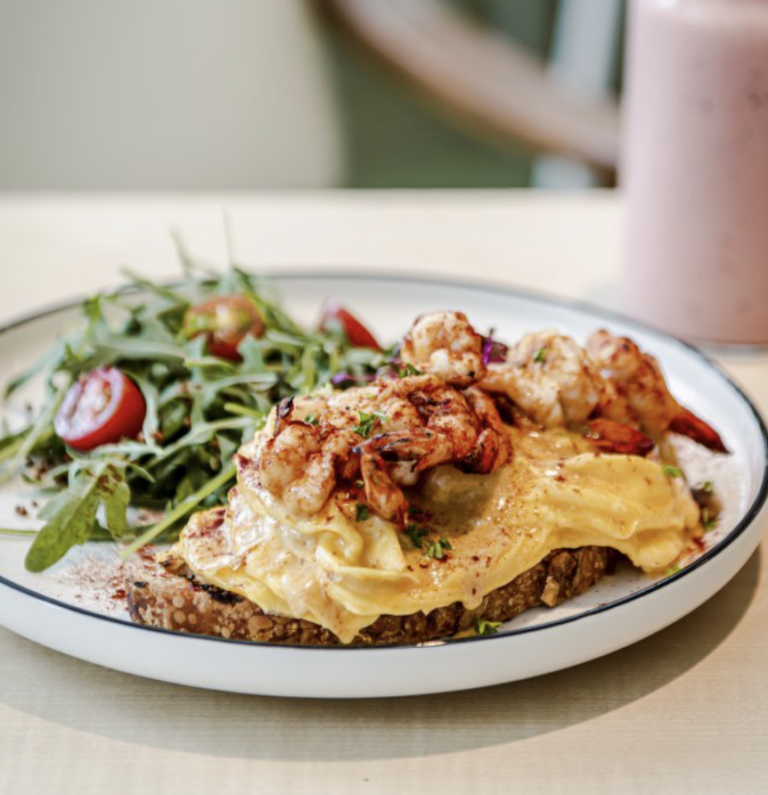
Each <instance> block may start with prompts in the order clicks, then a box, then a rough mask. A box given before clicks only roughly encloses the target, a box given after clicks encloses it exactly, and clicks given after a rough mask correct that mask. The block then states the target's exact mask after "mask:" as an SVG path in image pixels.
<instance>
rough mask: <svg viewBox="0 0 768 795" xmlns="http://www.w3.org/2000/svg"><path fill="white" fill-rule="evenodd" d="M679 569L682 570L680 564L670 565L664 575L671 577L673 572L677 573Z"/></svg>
mask: <svg viewBox="0 0 768 795" xmlns="http://www.w3.org/2000/svg"><path fill="white" fill-rule="evenodd" d="M678 571H680V567H679V566H670V567H669V568H668V569H667V570H666V571H665V572H664V576H665V577H671V576H672V575H673V574H677V572H678Z"/></svg>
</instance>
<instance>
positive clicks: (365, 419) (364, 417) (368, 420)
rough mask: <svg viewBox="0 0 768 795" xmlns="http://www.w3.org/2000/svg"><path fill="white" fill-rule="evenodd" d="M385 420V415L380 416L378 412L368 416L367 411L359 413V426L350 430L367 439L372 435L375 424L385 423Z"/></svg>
mask: <svg viewBox="0 0 768 795" xmlns="http://www.w3.org/2000/svg"><path fill="white" fill-rule="evenodd" d="M386 419H387V416H386V414H380V413H379V412H378V411H372V412H371V413H370V414H369V413H368V412H367V411H361V412H360V424H359V425H357V426H355V427H354V428H353V429H352V430H353V431H354V432H355V433H357V434H359V435H360V436H362V437H363V439H368V438H369V437H370V435H371V434H372V433H373V429H374V426H375V425H376V423H377V422H379V421H381V422H385V421H386Z"/></svg>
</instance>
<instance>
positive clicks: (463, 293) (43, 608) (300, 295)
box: [0, 273, 768, 698]
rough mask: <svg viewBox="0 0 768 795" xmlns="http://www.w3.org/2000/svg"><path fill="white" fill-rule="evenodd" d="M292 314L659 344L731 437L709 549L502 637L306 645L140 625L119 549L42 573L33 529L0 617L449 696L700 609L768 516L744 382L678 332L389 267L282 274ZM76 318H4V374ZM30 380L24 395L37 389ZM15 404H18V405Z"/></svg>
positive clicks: (213, 671) (203, 657) (181, 666)
mask: <svg viewBox="0 0 768 795" xmlns="http://www.w3.org/2000/svg"><path fill="white" fill-rule="evenodd" d="M274 283H275V286H276V287H277V289H278V291H279V293H280V294H281V296H282V298H283V300H284V304H285V306H286V308H287V309H288V311H289V312H290V313H291V314H292V316H293V317H295V318H296V319H298V320H300V321H301V320H302V319H305V321H306V323H307V324H308V325H309V324H311V323H312V322H313V321H314V319H315V318H316V317H317V316H318V312H319V308H320V305H321V304H322V302H323V301H324V299H326V298H331V297H333V298H336V299H338V300H339V301H341V302H342V303H343V304H345V305H347V306H349V307H350V308H352V309H353V311H354V312H355V313H356V314H358V315H359V316H360V317H363V318H365V321H366V323H367V324H369V326H370V327H371V328H372V329H373V330H374V331H375V332H376V333H377V334H378V336H379V337H380V338H381V339H384V340H390V339H391V340H394V339H396V338H398V337H399V336H401V335H402V334H403V332H404V331H405V330H406V329H407V328H408V326H409V325H410V323H411V321H412V319H413V318H414V317H415V316H416V315H418V314H421V313H423V312H425V311H429V310H434V309H445V308H452V309H460V310H462V311H463V312H465V313H466V314H467V315H468V316H469V318H470V320H471V321H473V323H474V324H475V326H476V327H477V328H478V329H479V330H480V331H486V330H487V329H489V328H494V329H496V337H497V338H498V339H502V340H515V339H517V338H519V337H520V336H521V335H522V334H524V333H526V332H529V331H532V330H536V329H542V328H550V327H554V328H557V329H559V330H561V331H562V332H564V333H567V334H570V335H572V336H574V337H575V338H576V339H577V340H581V341H583V340H584V339H585V338H586V337H587V335H588V334H589V333H590V332H592V331H594V330H595V329H596V328H607V329H609V330H610V331H612V332H614V333H617V334H622V335H627V336H630V337H632V338H633V339H635V340H636V341H637V342H638V343H639V344H640V345H641V346H642V347H643V348H645V349H647V350H649V351H651V352H653V353H654V355H656V356H657V357H658V358H659V360H660V361H661V364H662V366H663V368H664V371H665V373H666V375H667V380H668V382H669V384H670V387H671V389H672V392H673V393H674V394H675V396H676V397H677V398H678V400H679V401H680V402H681V403H683V404H684V405H688V406H690V407H692V408H694V409H695V411H696V413H697V414H698V415H699V416H701V417H702V418H703V419H705V420H707V421H708V422H709V423H710V424H711V425H713V426H714V427H715V428H717V430H718V431H719V432H720V434H721V436H722V437H723V439H724V441H725V443H726V445H727V447H728V448H729V450H730V455H728V456H709V457H708V456H699V457H697V458H695V459H694V460H693V462H692V463H691V466H692V467H694V468H695V467H697V466H698V467H700V468H701V469H700V471H694V472H687V473H686V474H687V475H688V476H689V477H690V479H691V480H692V481H695V480H700V479H707V480H712V481H714V483H715V485H716V488H717V491H718V494H719V495H720V497H721V498H722V500H723V502H724V511H723V514H722V516H721V519H720V521H719V524H718V526H717V527H716V528H715V529H714V530H712V531H711V532H710V533H707V535H706V541H707V543H706V546H705V548H704V549H703V550H701V551H699V552H697V553H696V554H695V555H693V556H692V557H690V558H688V559H686V560H684V561H683V564H682V565H681V567H680V569H679V571H677V570H676V571H675V572H673V573H669V574H668V575H667V576H662V577H658V578H651V577H649V576H648V575H645V574H642V573H639V572H636V571H634V570H632V569H630V568H629V567H626V568H621V569H620V570H619V571H618V572H617V573H616V574H614V575H611V576H609V577H607V578H605V579H604V580H602V581H601V582H600V583H599V584H598V585H597V586H595V587H593V588H592V589H590V590H589V591H588V592H587V593H586V594H583V595H582V596H579V597H577V598H575V599H572V600H570V601H568V602H565V603H564V604H562V605H559V606H558V607H556V608H552V609H550V608H545V607H542V608H536V609H533V610H529V611H527V612H526V613H524V614H523V615H521V616H519V617H518V618H516V619H514V620H513V621H510V622H507V623H506V624H504V625H503V626H502V627H501V628H500V630H499V632H498V633H496V634H493V635H489V636H483V637H471V638H456V639H445V640H440V641H433V642H429V643H424V644H418V645H410V646H394V647H380V648H362V647H333V648H314V647H312V648H310V647H300V646H275V645H270V644H260V643H246V642H241V641H233V640H225V639H222V638H208V637H201V636H195V635H190V634H183V633H178V632H169V631H165V630H160V629H154V628H150V627H146V626H141V625H137V624H133V623H131V621H130V619H129V616H128V612H127V609H126V605H125V600H124V590H123V578H124V572H123V569H122V566H123V564H122V563H121V561H120V559H119V555H118V550H117V549H116V548H114V547H111V546H109V545H105V544H97V545H93V544H88V545H85V546H83V547H81V548H78V549H77V550H75V551H73V552H71V553H70V554H69V555H68V556H67V557H66V558H65V559H64V560H63V561H61V562H60V563H58V564H57V565H56V566H54V567H53V568H51V569H49V570H48V571H46V572H45V573H43V574H31V573H29V572H27V571H26V570H25V568H24V557H25V554H26V551H27V548H28V546H29V543H30V542H29V540H28V539H19V538H10V537H2V538H0V625H2V626H4V627H6V628H8V629H10V630H11V631H13V632H16V633H18V634H20V635H23V636H24V637H26V638H29V639H30V640H33V641H36V642H37V643H40V644H42V645H44V646H48V647H50V648H52V649H56V650H57V651H60V652H63V653H65V654H69V655H71V656H73V657H78V658H80V659H82V660H86V661H88V662H91V663H95V664H97V665H103V666H106V667H109V668H113V669H116V670H119V671H124V672H126V673H129V674H135V675H139V676H145V677H150V678H153V679H159V680H164V681H167V682H174V683H177V684H183V685H189V686H193V687H202V688H211V689H216V690H225V691H232V692H239V693H254V694H261V695H275V696H294V697H316V698H362V697H385V696H404V695H417V694H426V693H438V692H446V691H451V690H461V689H467V688H475V687H483V686H486V685H493V684H498V683H501V682H509V681H513V680H517V679H524V678H527V677H531V676H537V675H540V674H544V673H548V672H550V671H555V670H559V669H562V668H567V667H569V666H572V665H577V664H579V663H582V662H585V661H587V660H591V659H594V658H596V657H599V656H601V655H604V654H608V653H610V652H612V651H615V650H617V649H620V648H622V647H624V646H627V645H629V644H631V643H635V642H637V641H639V640H641V639H642V638H644V637H647V636H648V635H650V634H652V633H654V632H657V631H659V630H661V629H663V628H664V627H666V626H668V625H669V624H671V623H673V622H674V621H677V620H678V619H680V618H681V617H682V616H684V615H686V614H687V613H689V612H690V611H692V610H694V609H695V608H696V607H698V606H699V605H701V604H703V603H704V602H705V601H706V600H707V599H708V598H709V597H710V596H712V595H713V594H714V593H715V592H716V591H718V590H719V589H720V588H722V587H723V586H724V585H725V584H726V583H727V582H728V581H729V580H730V579H731V578H732V577H733V576H734V574H736V572H737V571H738V570H739V569H740V568H741V567H742V566H743V565H744V563H745V562H746V561H747V559H748V558H749V556H750V555H751V554H752V552H753V551H754V549H755V548H756V546H757V544H758V543H759V541H760V539H761V537H762V534H763V531H764V529H765V526H766V523H767V522H768V508H766V496H767V495H768V475H767V472H768V468H767V462H768V435H767V434H766V428H765V425H764V423H763V421H762V419H761V418H760V416H759V414H758V412H757V411H756V409H755V407H754V406H753V405H752V403H751V402H750V401H749V399H748V398H747V397H746V396H745V395H744V394H743V393H742V392H741V390H740V389H739V388H738V387H737V386H736V385H735V384H734V383H733V382H732V381H731V380H730V379H729V378H728V377H727V376H726V375H725V374H724V373H723V372H722V371H721V370H719V369H718V368H717V367H716V366H715V365H714V364H712V363H711V362H710V361H708V360H707V359H706V358H704V357H703V356H702V355H701V354H700V353H698V352H697V351H695V350H694V349H692V348H690V347H688V346H687V345H685V344H684V343H681V342H679V341H677V340H675V339H672V338H670V337H667V336H665V335H663V334H660V333H658V332H655V331H651V330H649V329H647V328H645V327H643V326H640V325H638V324H636V323H634V322H631V321H629V320H626V319H623V318H620V317H617V316H614V315H611V314H609V313H606V312H603V311H601V310H598V309H594V308H591V307H585V306H582V305H578V304H572V303H567V302H563V301H559V300H553V299H550V298H546V297H542V296H538V295H531V294H526V293H520V292H516V291H514V290H509V289H506V288H502V287H487V286H473V285H471V284H466V283H450V282H436V281H430V280H422V279H404V278H401V277H387V276H350V275H337V274H332V273H329V274H324V275H317V274H313V275H303V274H293V275H290V276H286V275H281V276H279V277H276V278H275V279H274ZM78 320H79V302H73V303H72V304H69V305H66V306H62V307H58V308H55V309H51V310H47V311H44V312H41V313H39V314H37V315H34V316H31V317H29V318H27V319H25V320H22V321H19V322H16V323H14V324H12V325H10V326H6V327H5V328H3V329H0V372H1V373H3V374H4V376H5V378H6V379H7V380H10V379H11V378H12V377H13V376H14V375H15V374H17V373H19V372H21V371H22V370H24V369H25V368H26V367H27V366H28V365H29V364H30V363H31V362H32V361H34V360H35V359H36V358H37V357H38V356H39V355H41V354H42V353H43V352H44V351H45V350H46V349H47V348H48V347H49V346H50V344H51V341H52V340H53V339H54V338H55V337H56V336H57V334H59V333H60V332H61V331H62V329H64V328H66V327H71V326H73V325H75V324H76V323H77V322H78ZM36 388H38V387H36V385H35V384H34V383H31V384H30V385H29V386H28V387H27V392H26V393H24V394H22V395H20V396H19V400H20V401H23V402H27V401H33V402H34V399H35V389H36ZM5 411H6V412H13V411H14V407H13V406H10V407H6V408H5ZM31 499H32V498H31V495H30V494H29V492H28V491H27V487H26V486H25V485H24V484H23V483H22V482H21V481H15V482H13V483H10V484H7V485H5V486H4V487H3V488H2V489H0V526H2V527H8V526H20V525H22V524H24V522H27V523H28V524H29V526H30V527H34V526H35V524H34V520H33V519H32V518H25V517H23V516H21V515H20V514H23V513H24V512H25V511H27V512H29V511H28V507H27V506H30V505H31Z"/></svg>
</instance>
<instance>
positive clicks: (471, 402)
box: [243, 375, 511, 524]
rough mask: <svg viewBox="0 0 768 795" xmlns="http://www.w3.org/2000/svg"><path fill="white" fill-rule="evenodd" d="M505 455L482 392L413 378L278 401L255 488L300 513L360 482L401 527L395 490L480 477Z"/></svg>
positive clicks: (401, 500) (375, 505)
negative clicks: (454, 471)
mask: <svg viewBox="0 0 768 795" xmlns="http://www.w3.org/2000/svg"><path fill="white" fill-rule="evenodd" d="M310 408H311V409H312V411H311V412H310V411H309V409H310ZM510 455H511V446H510V443H509V438H508V436H507V434H506V432H505V431H504V428H503V425H502V422H501V418H500V417H499V415H498V411H497V410H496V406H495V405H494V403H493V401H492V400H491V399H490V398H489V397H488V396H487V395H485V394H484V393H482V392H480V391H479V390H467V391H466V392H461V391H459V390H457V389H454V388H453V387H451V386H448V385H447V384H446V383H445V382H443V381H442V380H441V379H440V378H437V377H436V376H433V375H419V376H407V377H405V378H400V379H394V380H391V381H378V382H374V383H373V384H371V385H370V386H366V387H356V388H352V389H348V390H346V391H344V392H339V393H335V394H328V395H316V396H312V397H309V398H297V399H296V400H295V401H294V400H293V399H286V400H284V401H283V402H282V403H281V404H280V405H279V406H278V407H277V408H276V410H275V414H274V422H273V430H272V435H271V436H270V438H269V439H267V441H266V442H265V443H264V444H263V445H262V447H261V448H260V453H259V456H258V464H257V466H258V473H259V481H260V484H261V485H262V486H263V487H264V488H265V489H267V491H269V492H270V493H272V494H274V495H275V496H276V497H278V498H279V499H281V500H282V501H283V502H284V503H285V505H286V507H288V508H289V509H290V510H292V511H295V512H296V513H297V514H299V515H302V516H306V515H312V514H315V513H318V512H319V511H320V510H322V508H323V506H324V505H325V503H326V501H327V500H328V498H329V497H330V495H331V494H332V492H333V490H334V488H335V487H336V485H337V484H338V483H340V482H351V481H353V480H355V479H358V478H359V479H361V480H362V482H363V488H364V491H365V495H366V499H367V501H368V503H369V505H370V507H371V509H372V510H373V511H374V512H375V513H377V514H378V515H379V516H382V517H383V518H386V519H393V520H395V521H396V522H398V523H400V524H402V523H403V519H404V516H405V510H406V508H407V501H406V498H405V496H404V495H403V492H402V488H403V487H406V486H413V485H415V484H416V483H417V482H418V478H419V475H420V474H421V473H422V472H424V471H425V470H427V469H431V468H433V467H436V466H439V465H441V464H455V465H456V466H457V467H459V468H460V469H462V470H464V471H466V472H472V473H488V472H491V471H492V470H493V469H495V468H496V467H498V466H501V465H502V464H503V463H504V462H505V461H507V460H508V458H509V457H510ZM246 465H247V462H244V463H243V466H246Z"/></svg>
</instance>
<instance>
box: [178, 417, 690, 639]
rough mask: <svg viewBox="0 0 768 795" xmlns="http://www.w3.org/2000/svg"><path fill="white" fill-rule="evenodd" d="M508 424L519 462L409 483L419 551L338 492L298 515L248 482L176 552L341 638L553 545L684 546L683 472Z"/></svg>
mask: <svg viewBox="0 0 768 795" xmlns="http://www.w3.org/2000/svg"><path fill="white" fill-rule="evenodd" d="M262 433H264V432H262ZM509 433H510V435H511V437H512V439H511V441H512V445H513V449H514V456H513V459H512V461H511V462H510V463H509V464H507V465H505V466H503V467H501V468H500V469H498V470H497V471H496V472H494V473H493V474H491V475H467V474H463V473H461V472H459V471H458V470H457V469H455V468H453V467H450V466H443V467H438V468H437V469H434V470H432V471H430V472H429V473H428V474H427V475H426V476H425V477H424V478H423V480H422V482H421V483H420V484H419V486H418V488H417V489H414V490H412V491H410V492H408V494H407V496H408V499H409V501H410V503H411V504H412V505H414V506H417V508H418V509H421V511H422V513H416V514H414V524H416V525H418V526H419V527H423V528H425V529H429V531H430V534H429V536H428V537H425V538H424V539H419V537H418V532H417V533H416V535H415V536H414V537H415V538H416V539H417V541H418V540H421V541H422V547H421V548H419V547H417V546H416V545H415V544H414V543H413V541H412V540H411V539H410V538H409V536H408V535H407V534H405V533H403V532H402V531H400V530H398V529H397V528H396V527H395V525H393V524H392V523H391V522H387V521H384V520H383V519H380V518H379V517H377V516H375V515H374V514H373V513H371V514H370V515H369V517H368V518H366V519H361V520H359V521H358V520H357V518H356V515H355V503H354V501H352V503H351V505H350V500H349V498H348V497H347V496H346V495H345V494H344V493H336V494H335V495H334V496H333V497H332V498H331V499H330V500H329V501H328V503H327V505H326V507H325V510H324V511H323V512H322V513H321V514H320V515H319V516H314V517H312V518H310V519H298V520H297V519H295V518H294V517H291V516H288V515H286V514H285V512H284V510H283V509H282V506H281V505H280V503H279V502H278V501H277V500H275V498H274V497H273V496H272V495H271V494H270V493H269V492H267V491H266V490H265V489H263V488H260V487H259V484H258V482H257V481H256V480H254V481H253V482H243V481H242V480H241V482H240V483H239V484H238V487H237V489H235V490H233V493H232V495H231V497H230V505H229V510H228V512H227V518H226V521H225V522H224V523H223V524H222V525H221V526H220V527H218V528H217V529H216V530H215V531H210V530H209V529H205V523H204V522H203V521H202V519H201V518H199V517H198V518H196V519H193V520H192V521H191V522H190V524H189V525H188V527H187V528H186V529H185V531H184V532H183V533H182V537H181V539H180V541H179V543H178V544H177V547H176V550H175V552H176V553H177V554H178V555H179V556H181V557H182V558H184V560H185V561H186V562H187V564H188V565H189V567H190V568H191V569H192V570H193V571H194V572H195V573H196V574H197V575H199V576H200V577H201V578H202V579H203V580H205V581H207V582H209V583H212V584H214V585H217V586H219V587H221V588H224V589H226V590H228V591H232V592H234V593H238V594H240V595H242V596H244V597H246V598H248V599H250V600H252V601H253V602H255V603H256V604H258V605H259V606H260V607H261V608H262V609H263V610H264V611H265V612H268V613H278V614H282V615H289V616H293V617H295V618H301V619H306V620H308V621H312V622H314V623H317V624H320V625H322V626H324V627H326V628H328V629H329V630H331V631H332V632H333V633H335V634H336V635H337V636H338V637H339V639H340V640H341V641H342V642H344V643H348V642H350V641H351V640H352V639H353V638H354V637H355V635H356V634H357V633H358V632H359V631H360V630H361V629H362V628H364V627H366V626H367V625H368V624H371V623H372V622H373V621H375V620H376V619H377V618H378V617H379V615H381V614H395V615H407V614H410V613H414V612H417V611H419V610H422V611H424V612H425V613H426V612H429V611H430V610H433V609H434V608H436V607H440V606H444V605H448V604H451V603H452V602H455V601H460V602H463V603H464V604H465V605H466V606H467V607H468V608H470V609H472V608H474V607H477V606H478V605H479V604H480V602H481V600H482V599H483V597H484V596H485V595H486V594H488V593H489V592H491V591H493V590H495V589H496V588H499V587H501V586H503V585H506V584H507V583H509V582H510V581H511V580H513V579H514V578H515V577H517V576H518V575H519V574H521V573H522V572H524V571H526V570H527V569H529V568H531V567H532V566H534V565H536V564H537V563H538V562H539V561H540V560H541V559H542V558H544V557H545V556H546V555H547V554H548V553H549V552H551V551H552V550H553V549H557V548H560V547H570V548H577V547H583V546H589V545H597V546H609V547H613V548H615V549H617V550H619V551H620V552H623V553H624V554H626V555H627V557H628V558H629V559H630V560H631V561H632V562H633V563H634V564H635V565H636V566H638V567H640V568H642V569H645V570H647V571H653V570H658V569H663V568H666V567H667V566H669V565H670V564H671V563H673V562H674V561H675V560H676V559H677V557H678V556H679V555H680V554H681V552H682V551H683V550H684V548H685V546H686V542H687V539H688V537H689V534H690V531H692V530H693V529H694V528H696V527H697V525H698V519H699V511H698V508H697V507H696V504H695V502H694V501H693V499H692V497H691V496H690V493H689V492H688V490H687V488H686V485H685V483H684V481H683V480H682V478H674V477H668V476H667V475H665V473H664V471H663V470H662V467H661V466H660V465H659V464H658V463H656V462H654V461H652V460H648V459H645V458H638V457H635V456H624V455H605V454H603V455H601V454H597V453H595V452H594V451H593V449H592V448H591V447H590V445H589V443H588V442H587V441H586V440H584V439H582V438H581V437H579V436H577V435H572V434H568V433H565V432H563V431H541V432H523V431H521V430H519V429H517V428H509ZM260 441H262V440H260V438H259V435H257V438H256V440H255V441H254V442H252V443H251V444H250V445H247V446H246V449H245V450H244V451H243V452H244V453H246V454H248V452H249V449H248V448H250V452H251V454H253V452H254V451H255V449H257V448H258V445H259V444H260ZM252 445H253V446H254V447H252ZM441 537H444V538H445V539H446V540H447V541H448V542H449V543H450V546H451V549H450V551H449V552H448V553H447V554H446V555H445V557H443V559H435V558H430V557H429V556H428V555H427V554H426V552H425V551H426V549H427V545H428V544H429V543H430V542H434V540H436V539H439V538H441Z"/></svg>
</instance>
